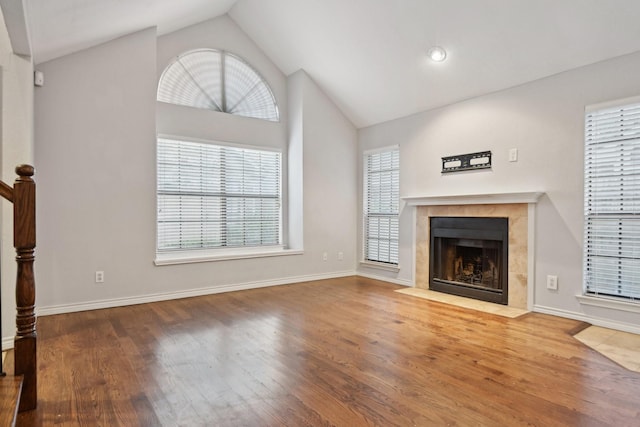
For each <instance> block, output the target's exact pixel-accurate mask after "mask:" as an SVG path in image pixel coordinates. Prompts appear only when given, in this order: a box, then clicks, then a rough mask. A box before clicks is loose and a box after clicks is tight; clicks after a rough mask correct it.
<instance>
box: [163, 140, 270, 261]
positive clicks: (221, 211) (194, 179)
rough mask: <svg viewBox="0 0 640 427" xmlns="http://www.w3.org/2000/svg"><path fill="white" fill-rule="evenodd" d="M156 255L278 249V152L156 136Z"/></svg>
mask: <svg viewBox="0 0 640 427" xmlns="http://www.w3.org/2000/svg"><path fill="white" fill-rule="evenodd" d="M157 153H158V154H157V156H158V157H157V168H158V188H157V196H158V213H157V231H158V235H157V252H158V254H161V253H163V252H171V251H195V250H207V249H210V250H220V249H229V248H236V249H238V248H248V247H253V248H255V247H263V249H264V247H278V246H280V245H281V243H282V240H281V218H282V215H281V190H280V188H281V182H280V180H281V178H280V177H281V154H280V153H279V152H277V151H268V150H257V149H249V148H243V147H236V146H227V145H220V144H215V143H206V142H193V141H183V140H177V139H169V138H159V139H158V148H157Z"/></svg>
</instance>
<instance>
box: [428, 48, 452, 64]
mask: <svg viewBox="0 0 640 427" xmlns="http://www.w3.org/2000/svg"><path fill="white" fill-rule="evenodd" d="M427 55H428V56H429V58H430V59H431V60H432V61H434V62H442V61H444V60H445V59H446V58H447V51H446V50H444V48H442V47H440V46H434V47H432V48H431V49H429V51H428V52H427Z"/></svg>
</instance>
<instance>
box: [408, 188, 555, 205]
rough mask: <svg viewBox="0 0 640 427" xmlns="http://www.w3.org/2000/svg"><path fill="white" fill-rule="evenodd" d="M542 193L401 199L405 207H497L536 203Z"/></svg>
mask: <svg viewBox="0 0 640 427" xmlns="http://www.w3.org/2000/svg"><path fill="white" fill-rule="evenodd" d="M543 194H544V192H542V191H531V192H525V193H489V194H460V195H454V196H418V197H402V198H401V199H402V200H403V201H405V202H406V203H407V206H448V205H498V204H510V203H537V202H538V199H540V197H541V196H542V195H543Z"/></svg>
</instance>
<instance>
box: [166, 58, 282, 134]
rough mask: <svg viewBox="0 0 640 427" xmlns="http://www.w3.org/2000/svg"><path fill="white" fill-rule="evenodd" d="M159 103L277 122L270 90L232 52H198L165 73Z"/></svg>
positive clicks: (275, 105)
mask: <svg viewBox="0 0 640 427" xmlns="http://www.w3.org/2000/svg"><path fill="white" fill-rule="evenodd" d="M158 101H162V102H167V103H170V104H177V105H186V106H189V107H195V108H203V109H206V110H213V111H220V112H223V113H229V114H236V115H239V116H244V117H254V118H256V119H263V120H269V121H272V122H277V121H278V120H279V119H280V115H279V113H278V106H277V104H276V100H275V97H274V96H273V92H271V88H269V85H267V83H266V82H265V81H264V79H263V78H262V77H261V76H260V75H259V74H258V73H257V72H256V71H255V70H254V69H253V68H252V67H251V66H250V65H249V64H248V63H247V62H245V61H244V60H243V59H241V58H240V57H238V56H236V55H233V54H231V53H229V52H225V51H222V50H215V49H197V50H192V51H189V52H185V53H183V54H181V55H180V56H178V57H177V58H176V59H175V60H174V61H173V62H172V63H171V64H169V66H168V67H167V68H166V69H165V70H164V72H163V73H162V76H161V77H160V83H159V85H158Z"/></svg>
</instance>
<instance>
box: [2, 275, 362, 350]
mask: <svg viewBox="0 0 640 427" xmlns="http://www.w3.org/2000/svg"><path fill="white" fill-rule="evenodd" d="M355 275H356V272H355V271H352V270H349V271H336V272H333V273H323V274H310V275H305V276H294V277H286V278H282V279H274V280H261V281H255V282H245V283H236V284H229V285H221V286H211V287H207V288H199V289H190V290H185V291H176V292H167V293H159V294H151V295H141V296H135V297H126V298H113V299H108V300H99V301H89V302H82V303H76V304H61V305H53V306H48V307H38V308H37V309H36V311H37V315H38V316H50V315H53V314H64V313H74V312H78V311H87V310H99V309H102V308H113V307H123V306H127V305H136V304H145V303H149V302H157V301H167V300H172V299H180V298H190V297H197V296H202V295H212V294H219V293H223V292H233V291H244V290H247V289H257V288H266V287H269V286H279V285H290V284H292V283H301V282H311V281H314V280H325V279H335V278H338V277H347V276H355ZM11 339H12V340H13V338H11ZM3 344H4V340H3ZM12 345H13V344H12Z"/></svg>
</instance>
